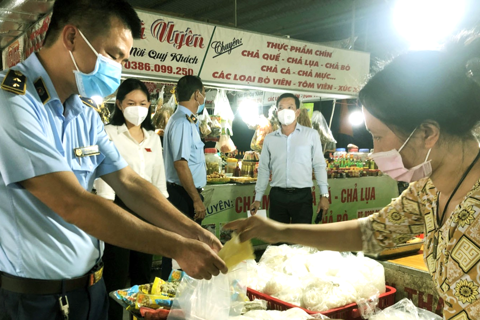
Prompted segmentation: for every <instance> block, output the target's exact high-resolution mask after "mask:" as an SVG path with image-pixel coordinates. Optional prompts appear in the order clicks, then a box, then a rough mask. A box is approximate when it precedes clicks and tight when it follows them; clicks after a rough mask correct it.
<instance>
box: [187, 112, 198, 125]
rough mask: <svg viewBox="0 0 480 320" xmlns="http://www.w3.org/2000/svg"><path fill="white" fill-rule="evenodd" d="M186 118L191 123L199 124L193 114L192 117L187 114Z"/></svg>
mask: <svg viewBox="0 0 480 320" xmlns="http://www.w3.org/2000/svg"><path fill="white" fill-rule="evenodd" d="M185 117H187V120H188V121H189V122H190V123H197V117H196V116H195V115H194V114H192V115H190V116H189V115H188V114H186V115H185Z"/></svg>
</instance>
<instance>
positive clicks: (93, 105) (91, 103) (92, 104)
mask: <svg viewBox="0 0 480 320" xmlns="http://www.w3.org/2000/svg"><path fill="white" fill-rule="evenodd" d="M80 100H82V102H83V104H84V105H86V106H87V107H90V108H92V109H93V110H95V111H97V112H100V109H99V108H98V105H97V104H96V103H95V101H93V100H92V99H90V98H85V97H80Z"/></svg>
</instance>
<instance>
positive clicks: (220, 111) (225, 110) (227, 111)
mask: <svg viewBox="0 0 480 320" xmlns="http://www.w3.org/2000/svg"><path fill="white" fill-rule="evenodd" d="M213 104H214V106H215V109H214V113H215V114H216V115H219V116H220V117H221V118H222V120H226V121H233V119H234V114H233V111H232V108H231V107H230V101H228V98H227V94H226V93H225V90H223V89H222V90H218V92H217V95H216V96H215V99H214V100H213Z"/></svg>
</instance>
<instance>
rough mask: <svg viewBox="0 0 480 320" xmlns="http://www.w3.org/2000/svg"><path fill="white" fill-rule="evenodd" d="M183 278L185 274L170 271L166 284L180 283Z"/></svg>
mask: <svg viewBox="0 0 480 320" xmlns="http://www.w3.org/2000/svg"><path fill="white" fill-rule="evenodd" d="M183 276H185V272H184V271H181V270H172V272H170V275H169V276H168V282H180V280H182V278H183Z"/></svg>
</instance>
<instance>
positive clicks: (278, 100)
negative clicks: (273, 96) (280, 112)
mask: <svg viewBox="0 0 480 320" xmlns="http://www.w3.org/2000/svg"><path fill="white" fill-rule="evenodd" d="M285 98H293V100H295V106H296V107H297V109H300V99H298V97H297V96H296V95H294V94H293V93H284V94H282V95H280V97H278V99H277V108H278V104H279V103H280V100H282V99H285Z"/></svg>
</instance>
